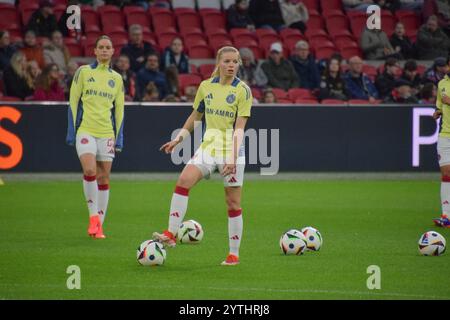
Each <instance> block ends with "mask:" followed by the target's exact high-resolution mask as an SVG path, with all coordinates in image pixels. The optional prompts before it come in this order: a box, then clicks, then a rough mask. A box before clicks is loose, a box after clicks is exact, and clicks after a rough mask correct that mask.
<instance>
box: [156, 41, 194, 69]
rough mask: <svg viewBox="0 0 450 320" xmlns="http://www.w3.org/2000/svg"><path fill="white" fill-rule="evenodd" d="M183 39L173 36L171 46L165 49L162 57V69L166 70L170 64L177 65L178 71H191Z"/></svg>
mask: <svg viewBox="0 0 450 320" xmlns="http://www.w3.org/2000/svg"><path fill="white" fill-rule="evenodd" d="M183 49H184V47H183V40H181V38H179V37H175V38H173V40H172V42H171V44H170V46H169V47H167V48H166V49H165V50H164V53H163V55H162V58H161V70H162V71H165V70H166V69H167V68H168V67H170V66H175V67H176V68H177V70H178V73H189V58H188V56H187V55H186V54H185V53H184V52H183Z"/></svg>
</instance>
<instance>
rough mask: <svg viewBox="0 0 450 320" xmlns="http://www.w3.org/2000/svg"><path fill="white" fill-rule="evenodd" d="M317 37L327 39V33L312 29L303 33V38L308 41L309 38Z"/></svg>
mask: <svg viewBox="0 0 450 320" xmlns="http://www.w3.org/2000/svg"><path fill="white" fill-rule="evenodd" d="M319 35H320V36H325V37H328V33H327V32H326V31H325V30H323V29H312V30H311V29H309V30H306V32H305V36H306V37H307V38H308V39H309V38H311V37H314V36H319Z"/></svg>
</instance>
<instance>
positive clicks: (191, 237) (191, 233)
mask: <svg viewBox="0 0 450 320" xmlns="http://www.w3.org/2000/svg"><path fill="white" fill-rule="evenodd" d="M177 239H178V241H179V242H180V243H199V242H200V241H201V240H202V239H203V228H202V225H201V224H200V223H198V222H197V221H195V220H187V221H184V222H183V223H182V224H181V225H180V229H178V234H177Z"/></svg>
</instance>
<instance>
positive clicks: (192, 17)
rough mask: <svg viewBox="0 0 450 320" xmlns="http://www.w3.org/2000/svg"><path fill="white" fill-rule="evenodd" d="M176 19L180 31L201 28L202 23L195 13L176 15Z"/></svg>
mask: <svg viewBox="0 0 450 320" xmlns="http://www.w3.org/2000/svg"><path fill="white" fill-rule="evenodd" d="M176 19H177V23H178V28H179V29H180V30H182V29H184V28H190V27H191V28H192V27H194V28H201V27H202V23H201V20H200V17H199V16H198V15H197V13H195V12H194V13H188V12H185V13H181V14H178V15H177V16H176Z"/></svg>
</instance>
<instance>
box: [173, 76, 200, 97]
mask: <svg viewBox="0 0 450 320" xmlns="http://www.w3.org/2000/svg"><path fill="white" fill-rule="evenodd" d="M200 82H202V78H201V76H199V75H197V74H179V75H178V84H179V86H180V90H181V92H182V93H184V88H186V87H187V86H197V87H198V86H199V85H200Z"/></svg>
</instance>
